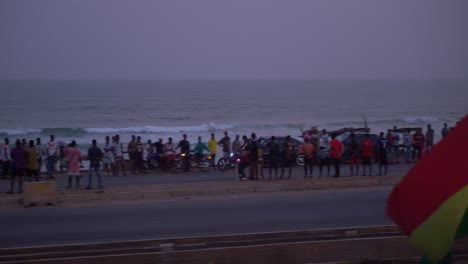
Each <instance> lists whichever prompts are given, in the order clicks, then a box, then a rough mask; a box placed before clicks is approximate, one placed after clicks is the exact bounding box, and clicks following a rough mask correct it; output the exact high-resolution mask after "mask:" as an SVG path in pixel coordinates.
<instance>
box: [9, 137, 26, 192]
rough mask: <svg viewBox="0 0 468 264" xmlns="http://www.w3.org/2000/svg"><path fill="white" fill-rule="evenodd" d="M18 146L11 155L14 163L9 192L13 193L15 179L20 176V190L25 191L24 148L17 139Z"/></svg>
mask: <svg viewBox="0 0 468 264" xmlns="http://www.w3.org/2000/svg"><path fill="white" fill-rule="evenodd" d="M15 145H16V147H15V148H14V149H12V150H11V152H10V157H11V163H12V169H13V171H12V173H11V181H10V190H9V191H8V194H13V188H14V187H15V180H16V177H18V192H19V193H22V192H23V176H24V158H25V155H24V149H23V148H22V147H21V141H19V140H17V141H16V144H15Z"/></svg>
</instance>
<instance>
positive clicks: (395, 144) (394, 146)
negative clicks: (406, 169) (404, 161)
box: [388, 126, 400, 164]
mask: <svg viewBox="0 0 468 264" xmlns="http://www.w3.org/2000/svg"><path fill="white" fill-rule="evenodd" d="M390 133H391V135H392V142H391V144H390V142H389V145H388V147H389V148H390V149H391V152H392V154H393V160H392V161H393V163H395V164H400V133H398V129H397V127H396V126H393V130H392V131H391V132H390Z"/></svg>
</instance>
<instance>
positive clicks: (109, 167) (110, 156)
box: [104, 136, 115, 176]
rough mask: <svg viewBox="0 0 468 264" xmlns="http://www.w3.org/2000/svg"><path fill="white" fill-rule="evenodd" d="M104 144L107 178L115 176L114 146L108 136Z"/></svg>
mask: <svg viewBox="0 0 468 264" xmlns="http://www.w3.org/2000/svg"><path fill="white" fill-rule="evenodd" d="M105 140H106V141H105V143H104V169H105V170H106V174H107V176H110V175H115V171H114V168H115V166H114V146H113V144H112V143H111V142H110V138H109V136H106V138H105Z"/></svg>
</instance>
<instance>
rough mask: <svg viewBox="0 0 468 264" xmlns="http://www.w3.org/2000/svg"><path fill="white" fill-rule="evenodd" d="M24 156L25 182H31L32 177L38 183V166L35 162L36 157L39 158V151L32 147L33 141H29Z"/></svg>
mask: <svg viewBox="0 0 468 264" xmlns="http://www.w3.org/2000/svg"><path fill="white" fill-rule="evenodd" d="M24 156H25V162H24V167H25V169H26V177H27V181H32V179H33V177H34V180H35V181H37V182H38V181H39V164H38V162H37V157H38V156H39V151H38V150H37V148H36V146H34V140H30V141H29V144H28V146H27V147H26V148H24Z"/></svg>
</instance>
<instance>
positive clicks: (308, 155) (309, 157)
mask: <svg viewBox="0 0 468 264" xmlns="http://www.w3.org/2000/svg"><path fill="white" fill-rule="evenodd" d="M298 154H302V155H304V178H308V177H309V176H310V177H311V178H312V174H313V169H314V167H313V166H314V156H315V155H314V154H315V147H314V144H312V142H311V141H310V139H309V138H304V144H302V145H301V146H300V147H299V151H298ZM308 170H309V171H310V174H309V173H308Z"/></svg>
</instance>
